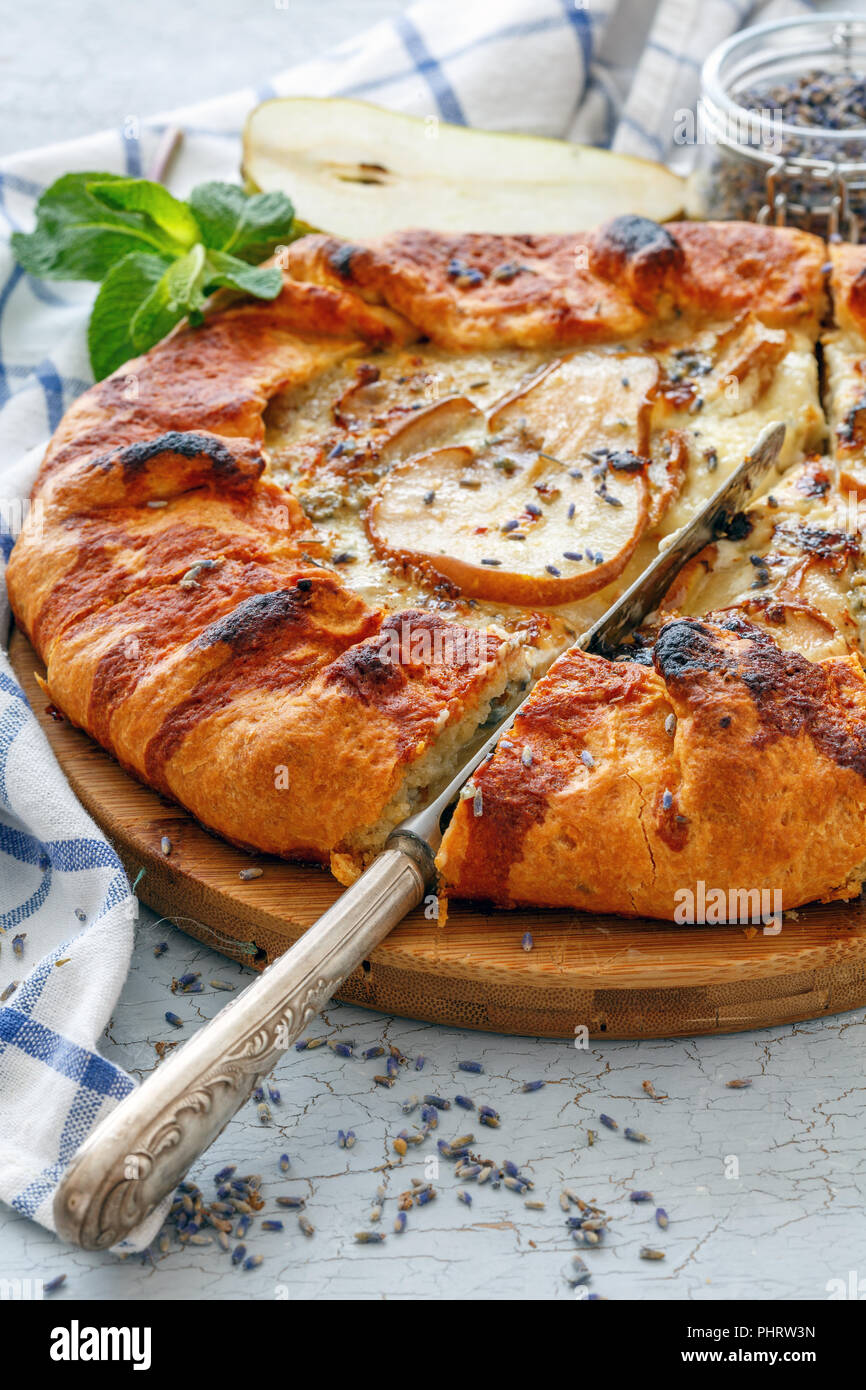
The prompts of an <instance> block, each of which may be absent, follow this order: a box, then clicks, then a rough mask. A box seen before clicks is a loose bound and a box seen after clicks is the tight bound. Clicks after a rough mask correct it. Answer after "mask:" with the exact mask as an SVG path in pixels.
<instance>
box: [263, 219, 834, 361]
mask: <svg viewBox="0 0 866 1390" xmlns="http://www.w3.org/2000/svg"><path fill="white" fill-rule="evenodd" d="M824 257H825V250H824V243H823V242H822V241H820V240H819V239H818V238H817V237H814V236H810V235H809V234H808V233H806V232H799V231H796V230H792V229H782V230H780V229H778V228H770V227H758V226H755V225H754V224H752V223H736V222H723V223H713V222H709V223H689V222H679V223H670V224H668V225H667V226H665V227H659V226H658V224H656V223H654V222H649V221H647V219H645V218H634V217H631V218H628V217H623V218H617V219H615V221H614V222H613V223H608V224H607V225H606V226H605V227H602V228H600V229H599V231H598V232H596V233H588V232H587V233H576V234H574V235H572V236H513V237H501V236H493V235H485V234H482V233H476V234H464V235H448V234H446V233H443V232H428V231H409V232H400V233H397V234H396V235H394V236H392V237H389V238H387V239H386V240H384V241H382V242H379V243H377V244H375V245H371V246H363V247H362V246H352V245H351V244H349V243H346V242H342V241H339V240H337V239H336V238H335V237H328V236H311V237H305V238H304V239H303V240H302V241H298V242H295V243H294V244H293V246H292V247H290V250H289V266H290V270H291V273H292V274H293V275H295V276H297V277H298V278H299V279H303V280H308V281H310V282H313V283H315V284H317V285H320V286H326V287H328V288H332V289H336V288H342V289H348V288H351V289H354V290H355V291H356V292H357V293H359V294H361V295H362V296H363V297H364V298H365V300H367V301H368V302H369V303H371V304H382V305H387V306H389V307H390V308H391V309H393V310H395V311H396V312H398V313H399V314H401V315H403V316H405V317H406V318H407V319H409V320H410V321H411V322H413V323H415V324H417V325H418V327H419V328H420V329H421V330H422V331H423V332H424V333H425V334H426V335H427V336H428V337H430V338H431V339H432V340H433V342H435V343H438V344H440V345H441V346H443V347H446V348H449V349H451V350H455V351H459V350H461V349H462V350H465V349H467V348H471V347H497V346H504V345H512V346H514V345H517V346H522V347H539V346H557V345H567V344H572V343H574V344H577V343H581V344H588V343H592V342H610V341H613V340H614V339H617V338H624V337H629V336H631V335H632V334H636V333H639V332H641V331H643V330H644V329H647V328H649V327H650V326H652V325H654V324H658V323H659V322H663V321H664V320H665V318H669V317H670V315H671V314H672V313H673V312H674V311H675V310H680V311H686V312H688V313H691V314H694V315H699V316H702V317H705V318H712V317H726V316H729V315H733V314H737V313H740V312H743V311H744V310H746V309H749V308H753V307H754V306H755V305H760V310H761V315H762V317H763V318H765V320H766V321H767V322H768V323H771V324H776V323H779V324H788V323H795V322H803V323H804V324H815V323H817V321H818V319H819V318H820V315H821V312H822V309H823V305H824V282H823V276H822V273H821V266H822V264H823V262H824Z"/></svg>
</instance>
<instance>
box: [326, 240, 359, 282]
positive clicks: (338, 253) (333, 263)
mask: <svg viewBox="0 0 866 1390" xmlns="http://www.w3.org/2000/svg"><path fill="white" fill-rule="evenodd" d="M358 250H359V247H357V246H353V245H352V244H351V242H344V243H343V244H342V245H341V246H335V247H334V249H333V250H332V251H329V252H328V265H329V266H330V267H331V269H332V270H333V271H334V273H335V274H336V275H339V277H340V279H341V280H351V279H352V257H353V256H354V255H355V254H356V253H357V252H358Z"/></svg>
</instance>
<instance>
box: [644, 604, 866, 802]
mask: <svg viewBox="0 0 866 1390" xmlns="http://www.w3.org/2000/svg"><path fill="white" fill-rule="evenodd" d="M725 633H730V634H731V635H732V636H733V637H734V639H738V640H734V641H730V640H726V637H725ZM654 662H655V667H656V670H657V671H658V672H659V674H660V675H661V677H662V679H663V680H664V681H665V684H667V685H671V686H673V687H675V688H676V687H677V686H679V688H680V691H679V693H681V694H682V695H683V697H684V698H686V699H688V696H689V686H690V684H691V683H692V680H694V682H695V689H696V690H697V689H699V688H703V689H704V691H705V689H706V677H707V675H708V674H714V675H716V676H717V677H718V681H717V682H716V684H717V688H718V686H721V687H725V686H728V687H729V688H731V693H732V696H733V695H734V690H733V687H735V686H737V685H739V686H740V687H742V688H744V689H745V690H746V691H747V692H748V695H749V696H750V698H751V700H752V703H753V705H754V708H755V713H756V715H757V719H758V731H757V733H755V734H754V735H753V738H752V741H753V743H754V744H755V746H756V747H759V748H761V747H767V746H768V745H769V744H771V743H775V742H776V740H777V739H780V738H792V739H793V738H797V737H798V736H799V735H800V734H806V735H808V737H809V738H810V739H811V740H812V743H813V744H814V745H815V747H816V748H817V749H818V751H819V752H821V753H822V754H823V755H824V756H825V757H827V758H830V759H831V760H832V761H833V762H835V763H836V764H838V766H839V767H843V768H848V769H850V770H851V771H853V772H856V773H857V774H858V775H859V776H860V777H864V778H866V723H864V721H863V720H862V718H861V717H860V715H859V706H858V705H857V703H856V702H855V701H854V700H852V699H851V698H850V694H849V692H848V691H846V690H841V689H839V682H840V680H841V681H842V682H843V683H844V680H845V677H844V675H842V676H839V675H838V674H837V673H836V671H834V668H833V667H828V666H825V665H823V664H821V663H815V662H811V661H807V660H806V658H805V657H804V656H801V655H800V654H799V652H791V651H783V650H782V649H781V648H780V647H778V646H777V645H776V643H775V642H774V641H773V638H772V637H771V636H770V635H769V633H767V632H765V631H763V630H762V629H761V628H758V627H755V626H754V624H752V623H750V622H747V621H746V620H745V619H744V618H740V617H737V616H732V617H731V618H730V619H728V620H727V621H725V622H723V623H720V624H719V625H718V626H717V627H715V628H713V627H711V626H709V625H708V624H704V623H700V622H695V621H692V620H688V619H681V618H677V619H674V620H673V621H672V622H670V623H666V624H665V625H664V627H663V628H662V630H661V632H660V633H659V636H658V638H657V640H656V644H655V650H654ZM722 727H723V728H724V727H727V726H726V725H724V724H722Z"/></svg>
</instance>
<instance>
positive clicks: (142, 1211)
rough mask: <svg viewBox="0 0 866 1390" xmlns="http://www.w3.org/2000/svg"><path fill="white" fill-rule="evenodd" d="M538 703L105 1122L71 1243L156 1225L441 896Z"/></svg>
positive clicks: (681, 551) (73, 1207) (614, 631)
mask: <svg viewBox="0 0 866 1390" xmlns="http://www.w3.org/2000/svg"><path fill="white" fill-rule="evenodd" d="M784 438H785V427H784V425H781V424H777V425H770V426H768V427H767V428H766V429H765V430H764V431H763V432H762V434H761V436H760V438H759V439H758V441H757V443H756V445H755V448H754V449H753V450H752V452H751V454H750V455H749V456H748V457H747V458H746V459H745V460H744V461H743V463H741V464H740V465H739V467H738V468H736V469H735V470H734V472H733V473H732V474H731V476H730V477H729V478H728V480H727V482H726V483H724V484H723V485H722V486H721V487H720V488H718V489H717V491H716V492H714V493H713V495H712V497H711V498H710V499H709V501H707V502H706V503H705V504H704V505H703V506H702V507H701V508H700V509H699V511H698V512H697V513H696V514H695V516H694V517H693V518H692V520H691V521H690V522H689V523H688V524H687V525H686V526H685V527H683V528H682V529H681V530H680V531H679V532H677V533H676V534H675V536H674V538H673V539H672V541H671V542H670V544H668V545H667V547H666V548H665V549H663V550H661V551H660V552H659V554H658V555H657V557H656V558H655V559H654V560H653V561H652V563H651V564H650V565H649V566H648V568H647V569H646V570H644V572H643V574H642V575H641V576H640V577H639V578H638V579H637V580H635V582H634V583H633V584H632V585H631V586H630V587H629V588H628V589H627V590H626V591H625V593H624V594H623V595H622V596H621V597H620V598H619V599H617V601H616V603H614V604H613V605H612V607H611V608H609V609H608V611H607V612H606V613H605V614H604V616H603V617H602V618H600V619H599V620H598V622H596V623H595V624H594V625H593V626H592V627H590V628H589V629H587V631H586V632H584V633H583V634H582V635H581V636H580V637H579V638H578V639H577V641H576V642H575V644H574V646H575V647H577V648H578V649H580V650H583V651H604V650H609V649H610V648H613V647H616V646H617V645H618V644H619V643H621V642H622V640H623V638H624V637H625V636H626V635H627V634H628V633H629V632H631V631H633V630H634V629H635V628H636V627H638V626H639V625H640V624H641V623H642V622H643V621H644V620H645V619H646V618H647V617H648V616H649V615H650V614H651V613H653V612H654V611H655V609H656V608H657V606H658V604H659V601H660V600H661V598H662V596H663V594H664V593H665V591H666V590H667V588H668V586H669V585H670V583H671V582H672V580H673V579H674V577H675V575H676V574H677V572H678V571H679V570H680V569H681V568H682V566H683V565H684V564H685V563H686V561H688V560H690V559H691V558H692V556H693V555H696V554H697V552H698V551H699V550H701V549H702V548H703V546H704V545H706V544H707V543H708V542H710V541H711V540H713V539H714V538H715V537H716V536H718V535H719V534H720V533H722V532H724V530H725V528H726V526H727V524H728V523H729V522H730V520H731V518H732V517H733V516H735V515H736V513H737V512H740V511H742V510H743V508H744V507H745V506H746V505H747V504H748V503H749V502H750V501H752V500H753V499H754V497H755V496H756V495H757V492H758V489H759V484H760V482H761V480H762V479H764V478H765V477H766V475H767V474H768V473H769V471H770V469H771V468H772V467H773V466H774V464H775V463H776V462H777V460H778V457H779V451H780V449H781V447H782V442H783V440H784ZM529 698H530V697H529V696H528V695H527V696H526V697H525V699H524V700H523V701H521V704H520V705H518V706H517V708H516V709H515V710H514V711H513V712H512V713H511V714H510V715H508V717H507V718H505V719H504V720H502V722H501V723H500V724H499V725H498V726H497V727H496V729H495V730H494V731H493V733H492V734H491V735H490V737H489V738H488V739H487V740H486V741H485V742H484V743H483V744H482V746H481V747H480V748H478V749H477V750H476V751H475V752H474V753H473V754H472V756H471V757H469V758H468V759H467V761H466V762H465V763H464V765H463V766H462V767H461V769H460V771H459V772H458V773H457V775H456V776H455V777H454V778H452V780H451V781H450V782H449V784H448V786H447V787H445V789H444V790H443V791H442V792H441V793H440V794H439V795H438V796H437V797H436V798H435V799H434V800H433V801H431V802H430V804H429V805H428V806H427V807H426V808H425V809H424V810H422V811H420V812H418V813H417V814H415V815H413V816H411V817H409V819H408V820H405V821H403V823H402V824H401V825H399V826H397V828H396V829H395V830H393V831H392V833H391V834H390V835H389V837H388V840H387V843H386V846H385V849H384V850H383V851H382V852H381V853H380V854H379V855H377V857H376V858H375V859H374V860H373V862H372V864H371V865H370V867H369V868H368V869H367V870H366V871H365V872H364V873H363V874H361V876H360V878H358V880H357V881H356V882H355V883H354V884H352V886H351V887H350V888H348V889H346V891H345V892H344V893H343V894H342V895H341V896H340V897H339V898H338V899H337V901H336V902H335V903H334V905H333V906H332V907H331V908H329V909H328V911H327V912H326V913H325V914H324V916H323V917H320V918H319V920H318V921H317V922H316V923H315V924H314V925H313V926H311V927H310V928H309V929H308V930H307V931H306V932H305V933H304V935H303V936H302V937H301V938H300V940H298V941H297V942H295V944H294V946H292V947H291V948H290V950H288V951H286V952H285V954H284V955H282V956H280V957H279V958H278V959H277V960H275V961H274V962H273V964H272V965H270V966H268V968H267V970H265V971H264V972H263V973H262V974H261V975H260V976H259V977H258V979H256V980H254V981H253V983H252V984H250V985H248V986H247V987H246V989H244V990H243V991H242V993H241V994H239V995H238V996H237V997H236V998H235V999H233V1000H232V1001H231V1002H230V1003H229V1004H227V1005H226V1006H225V1007H224V1008H222V1009H221V1010H220V1012H219V1013H218V1014H217V1015H216V1017H215V1018H213V1019H212V1020H211V1021H210V1022H209V1023H207V1024H206V1025H205V1026H204V1027H203V1028H201V1029H200V1030H199V1032H198V1033H196V1035H195V1037H194V1038H192V1039H191V1040H190V1041H189V1042H188V1043H186V1044H185V1045H184V1046H183V1047H182V1048H179V1049H178V1050H177V1051H176V1052H174V1053H172V1055H171V1056H170V1057H169V1058H168V1059H167V1060H166V1061H165V1062H163V1063H162V1065H161V1066H160V1068H159V1070H158V1071H157V1072H155V1073H154V1074H153V1075H152V1076H150V1077H149V1078H148V1079H147V1081H145V1082H144V1083H143V1084H142V1085H141V1086H140V1087H138V1089H137V1090H135V1091H133V1092H131V1094H130V1095H128V1096H127V1097H126V1099H125V1100H123V1101H122V1102H121V1103H120V1105H118V1106H117V1108H116V1109H115V1110H113V1111H112V1113H111V1114H110V1115H108V1116H107V1117H106V1118H105V1119H104V1120H102V1121H101V1122H100V1124H98V1125H97V1126H96V1127H95V1129H94V1130H93V1131H92V1133H91V1134H90V1136H89V1137H88V1139H87V1140H86V1141H85V1143H84V1144H83V1145H82V1146H81V1148H80V1149H79V1150H78V1153H77V1154H76V1156H75V1158H74V1159H73V1161H72V1163H71V1165H70V1167H69V1168H68V1170H67V1172H66V1174H65V1175H64V1178H63V1180H62V1181H61V1183H60V1185H59V1187H58V1189H57V1193H56V1196H55V1199H54V1217H55V1221H56V1225H57V1230H58V1232H59V1234H60V1235H61V1236H62V1237H63V1238H64V1239H65V1240H68V1241H70V1242H71V1243H72V1244H74V1245H79V1246H82V1247H83V1248H84V1249H85V1250H104V1249H107V1248H109V1247H110V1246H113V1245H116V1244H117V1243H118V1242H119V1241H122V1240H123V1239H124V1238H125V1237H126V1236H128V1235H129V1234H130V1232H132V1231H133V1230H134V1229H135V1228H136V1227H137V1226H139V1225H140V1224H141V1223H142V1222H143V1221H144V1220H146V1218H147V1217H148V1216H149V1215H150V1214H151V1213H152V1212H153V1211H154V1210H155V1209H156V1208H157V1207H158V1206H159V1204H160V1202H162V1201H163V1199H164V1198H166V1197H167V1196H168V1195H169V1194H170V1193H171V1192H172V1191H173V1190H174V1188H175V1187H176V1186H177V1183H178V1182H179V1181H180V1179H181V1178H182V1177H183V1175H184V1173H185V1172H186V1171H187V1169H188V1168H189V1166H190V1164H191V1163H193V1162H194V1161H195V1159H196V1158H198V1156H199V1155H200V1154H201V1153H202V1152H203V1151H204V1150H205V1149H206V1148H207V1147H208V1146H209V1145H210V1144H211V1143H213V1141H214V1139H216V1137H217V1135H218V1134H220V1133H221V1131H222V1130H223V1129H224V1128H225V1126H226V1125H227V1124H228V1122H229V1120H230V1119H231V1117H232V1116H233V1115H234V1114H235V1113H236V1111H237V1110H239V1109H240V1107H241V1105H243V1103H244V1102H245V1101H246V1100H247V1099H248V1098H249V1096H250V1095H251V1093H252V1091H253V1089H254V1088H255V1087H256V1086H257V1085H258V1084H259V1083H260V1081H261V1080H262V1078H263V1077H265V1076H266V1075H267V1074H268V1073H269V1072H270V1071H271V1070H272V1069H273V1067H274V1065H275V1063H276V1061H277V1060H278V1058H279V1056H280V1054H281V1053H283V1052H285V1051H286V1050H287V1048H289V1047H290V1046H291V1045H292V1043H293V1042H294V1041H295V1040H296V1039H297V1038H298V1037H299V1035H300V1034H301V1033H302V1032H303V1031H304V1029H305V1028H306V1026H307V1025H308V1023H309V1022H310V1020H311V1019H312V1018H314V1017H315V1016H316V1014H317V1013H319V1011H320V1010H321V1009H322V1008H323V1007H324V1005H325V1003H326V1002H327V1001H328V999H330V998H331V997H332V995H333V994H334V993H335V992H336V991H337V990H338V989H339V987H340V985H341V984H342V983H343V981H344V980H345V979H346V978H347V976H348V975H350V974H351V973H352V971H353V970H355V969H356V968H357V967H358V965H359V964H360V963H361V961H362V960H366V958H367V957H368V956H369V955H370V953H371V952H372V951H373V950H374V949H375V948H376V946H378V945H379V943H380V942H381V941H383V940H384V938H385V937H386V936H387V935H388V933H389V932H390V930H391V928H392V927H395V926H396V925H397V924H398V922H400V921H402V919H403V918H404V917H405V916H406V915H407V913H409V912H411V911H412V909H413V908H415V907H417V906H418V904H419V903H420V902H422V901H423V898H424V896H425V894H427V893H428V892H431V891H433V889H434V885H435V883H436V868H435V857H436V852H437V850H438V848H439V846H440V844H441V841H442V835H443V831H442V822H443V818H444V817H445V813H446V812H447V811H448V810H449V808H450V807H451V806H452V805H453V804H454V802H455V801H456V799H457V797H458V795H459V792H460V789H461V787H462V786H463V784H464V782H465V781H466V780H467V778H468V777H470V776H471V775H472V773H473V772H474V771H475V769H476V768H477V767H478V765H479V764H480V763H481V762H483V761H484V759H485V758H487V757H488V756H489V755H490V754H491V753H492V752H493V749H494V748H495V746H496V743H497V742H498V740H499V739H500V738H501V736H502V734H504V733H505V732H506V730H507V729H509V728H510V727H511V725H512V724H513V723H514V720H515V719H516V718H517V716H518V714H519V713H520V710H521V709H522V708H523V706H524V705H525V703H526V700H527V699H529Z"/></svg>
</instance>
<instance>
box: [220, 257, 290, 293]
mask: <svg viewBox="0 0 866 1390" xmlns="http://www.w3.org/2000/svg"><path fill="white" fill-rule="evenodd" d="M219 286H222V287H223V288H225V289H231V290H241V291H243V293H244V294H254V295H255V296H256V298H257V299H276V297H277V295H278V294H279V292H280V290H281V289H282V288H283V274H282V271H281V270H278V268H277V267H276V266H275V265H270V266H261V265H247V263H246V261H239V260H238V258H237V257H236V256H227V255H226V254H225V252H224V251H208V253H207V287H208V289H209V290H211V289H216V288H217V287H219Z"/></svg>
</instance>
